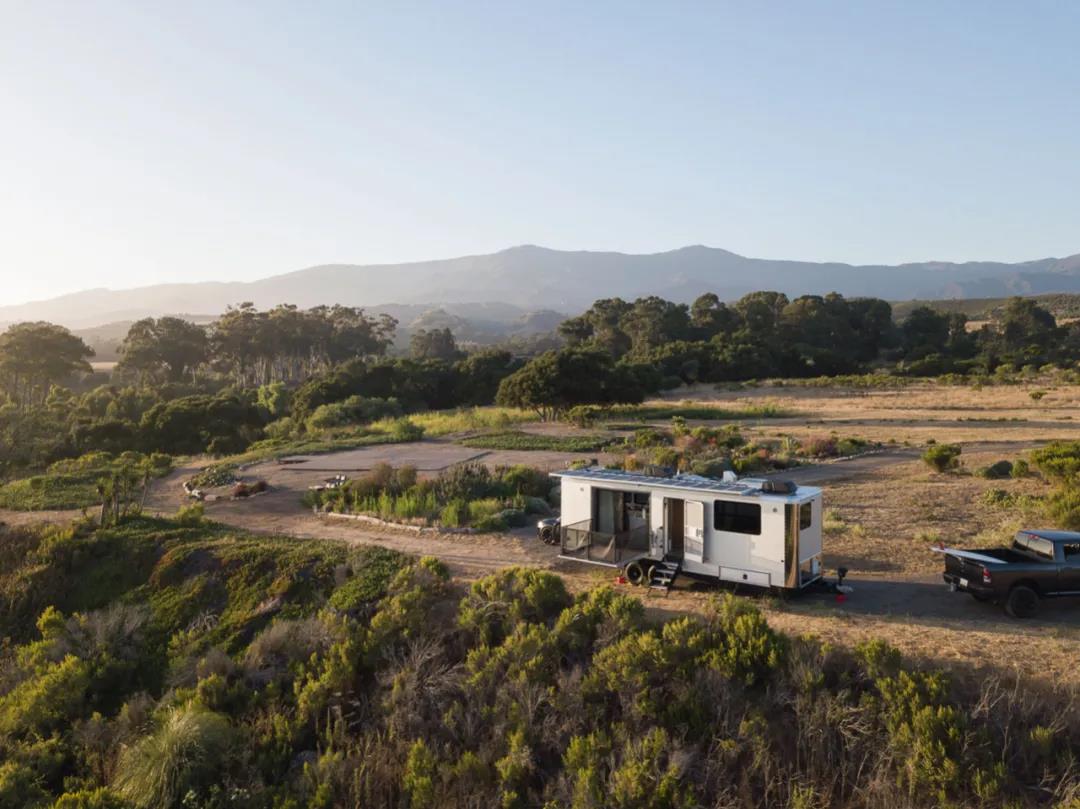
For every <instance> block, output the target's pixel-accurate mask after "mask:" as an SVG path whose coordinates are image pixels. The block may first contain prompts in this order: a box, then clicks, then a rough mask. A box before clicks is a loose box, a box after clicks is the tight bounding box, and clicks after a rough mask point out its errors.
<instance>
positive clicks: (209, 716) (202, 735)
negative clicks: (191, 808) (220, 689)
mask: <svg viewBox="0 0 1080 809" xmlns="http://www.w3.org/2000/svg"><path fill="white" fill-rule="evenodd" d="M231 738H232V728H231V727H230V726H229V722H228V720H227V719H226V718H225V717H223V716H222V715H220V714H216V713H213V712H212V711H207V710H205V709H203V708H198V707H195V706H193V705H185V706H183V707H178V708H173V709H171V710H170V711H169V712H168V714H166V716H165V719H164V720H163V721H162V722H161V724H160V726H159V727H158V729H157V730H156V731H154V732H153V733H151V734H150V735H149V736H145V737H143V738H142V739H140V740H139V741H137V742H136V743H135V744H133V745H132V746H131V747H129V748H128V749H127V750H125V751H124V753H123V755H122V756H121V758H120V766H119V768H118V772H117V777H116V787H117V790H118V791H119V793H120V794H121V795H122V796H123V797H124V798H126V799H127V800H129V801H131V802H132V803H133V804H135V805H136V806H139V807H146V809H150V807H154V809H157V808H158V807H161V809H168V808H169V807H174V806H179V805H180V802H181V801H182V800H183V798H184V796H185V795H186V794H187V793H188V791H189V790H195V791H198V790H199V789H200V787H204V786H210V785H211V784H213V783H214V782H215V780H216V779H215V778H214V773H215V771H216V770H217V769H218V768H219V767H220V765H221V762H222V760H223V758H224V756H225V754H226V753H227V751H228V748H229V744H230V741H231Z"/></svg>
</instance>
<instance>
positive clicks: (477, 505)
mask: <svg viewBox="0 0 1080 809" xmlns="http://www.w3.org/2000/svg"><path fill="white" fill-rule="evenodd" d="M502 510H503V501H502V500H500V499H499V498H497V497H485V498H484V499H482V500H470V501H469V522H470V523H472V524H474V525H475V524H477V523H479V522H481V521H483V520H484V519H486V518H488V517H495V516H497V515H498V514H499V512H500V511H502Z"/></svg>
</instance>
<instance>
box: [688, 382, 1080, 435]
mask: <svg viewBox="0 0 1080 809" xmlns="http://www.w3.org/2000/svg"><path fill="white" fill-rule="evenodd" d="M1033 391H1045V392H1046V395H1045V396H1044V397H1043V398H1042V399H1041V400H1040V401H1035V400H1033V399H1032V398H1031V393H1032V392H1033ZM678 396H679V398H680V399H688V400H690V401H695V402H697V401H701V402H724V403H731V404H737V405H739V406H743V407H751V406H759V407H760V406H764V405H771V406H773V407H776V408H778V409H780V410H783V411H791V412H798V413H799V414H800V416H799V417H798V418H788V419H772V420H770V421H769V422H767V423H764V424H762V423H757V424H753V425H751V426H752V427H753V429H756V430H761V431H765V434H770V433H775V432H777V431H780V430H787V431H789V432H791V431H794V430H799V431H802V432H804V433H806V434H818V435H822V434H826V435H827V434H828V433H829V432H830V431H832V430H836V431H837V432H839V433H840V434H849V435H859V436H861V437H863V438H867V439H870V440H873V441H882V442H888V441H890V440H893V441H896V442H897V443H901V444H902V443H904V442H910V443H914V444H922V443H925V442H926V441H927V439H931V438H933V439H935V440H937V441H939V442H942V441H951V442H957V441H959V442H971V441H1039V440H1051V439H1054V438H1074V437H1075V436H1076V435H1077V433H1078V432H1080V386H1075V385H1062V384H1057V385H1055V384H1048V383H1046V381H1045V380H1044V381H1035V382H1032V383H1030V384H1024V385H991V386H986V387H982V388H973V387H968V386H958V385H944V384H938V383H933V382H920V383H915V384H911V385H908V386H906V387H902V388H898V389H893V390H876V389H870V390H865V389H848V388H799V387H791V388H772V387H769V388H751V389H747V390H740V391H734V392H732V391H717V390H715V389H713V388H711V387H707V386H699V387H697V388H694V389H691V390H690V391H689V392H687V391H685V390H683V391H679V392H678Z"/></svg>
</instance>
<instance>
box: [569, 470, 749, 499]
mask: <svg viewBox="0 0 1080 809" xmlns="http://www.w3.org/2000/svg"><path fill="white" fill-rule="evenodd" d="M554 474H555V475H556V476H557V477H568V478H578V479H583V480H599V481H606V482H608V483H635V484H638V485H643V486H665V487H667V488H675V489H695V490H697V491H704V492H725V493H729V494H745V495H756V494H761V489H760V488H758V487H756V486H748V485H746V484H745V483H724V482H723V481H719V480H712V479H710V478H702V477H697V476H695V475H676V476H674V477H669V478H668V477H656V476H653V475H639V474H636V473H634V472H624V471H622V470H620V469H576V470H572V471H568V472H555V473H554Z"/></svg>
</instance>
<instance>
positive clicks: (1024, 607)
mask: <svg viewBox="0 0 1080 809" xmlns="http://www.w3.org/2000/svg"><path fill="white" fill-rule="evenodd" d="M1038 611H1039V594H1038V593H1036V592H1035V591H1034V590H1032V589H1031V588H1030V587H1026V586H1025V585H1023V584H1018V585H1016V586H1015V587H1014V588H1012V589H1011V590H1010V591H1009V598H1008V599H1007V600H1006V601H1005V612H1007V613H1009V615H1011V616H1012V617H1013V618H1032V617H1034V616H1035V613H1037V612H1038Z"/></svg>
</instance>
